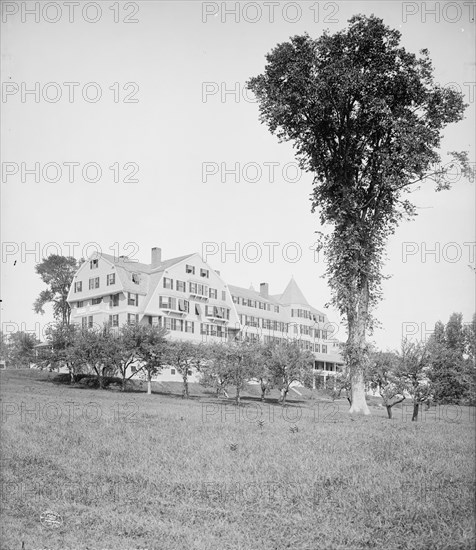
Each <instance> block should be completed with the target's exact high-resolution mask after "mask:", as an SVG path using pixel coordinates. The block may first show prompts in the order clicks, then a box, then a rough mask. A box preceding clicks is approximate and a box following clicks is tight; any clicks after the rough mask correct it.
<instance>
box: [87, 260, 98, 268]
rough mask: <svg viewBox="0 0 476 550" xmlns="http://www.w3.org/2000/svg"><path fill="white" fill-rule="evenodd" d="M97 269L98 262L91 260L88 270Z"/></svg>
mask: <svg viewBox="0 0 476 550" xmlns="http://www.w3.org/2000/svg"><path fill="white" fill-rule="evenodd" d="M98 267H99V260H97V259H96V260H91V261H90V262H89V268H90V269H96V268H98Z"/></svg>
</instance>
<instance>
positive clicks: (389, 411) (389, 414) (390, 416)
mask: <svg viewBox="0 0 476 550" xmlns="http://www.w3.org/2000/svg"><path fill="white" fill-rule="evenodd" d="M386 407H387V414H388V417H389V418H390V419H392V405H386Z"/></svg>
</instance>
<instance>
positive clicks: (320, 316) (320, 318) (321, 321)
mask: <svg viewBox="0 0 476 550" xmlns="http://www.w3.org/2000/svg"><path fill="white" fill-rule="evenodd" d="M323 322H324V315H319V323H323Z"/></svg>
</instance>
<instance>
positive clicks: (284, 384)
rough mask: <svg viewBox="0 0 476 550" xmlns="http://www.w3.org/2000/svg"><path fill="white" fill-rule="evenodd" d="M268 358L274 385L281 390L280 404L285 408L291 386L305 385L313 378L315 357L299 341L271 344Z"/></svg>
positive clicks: (268, 348)
mask: <svg viewBox="0 0 476 550" xmlns="http://www.w3.org/2000/svg"><path fill="white" fill-rule="evenodd" d="M266 356H267V364H268V368H269V370H270V373H271V376H272V380H273V384H274V385H276V386H277V387H278V388H279V389H280V391H281V397H280V402H281V404H282V405H283V406H284V405H285V404H286V396H287V394H288V391H289V388H290V387H291V384H292V383H293V382H301V383H305V382H306V380H307V379H309V378H310V377H311V376H312V367H313V365H314V357H313V355H312V353H311V352H310V351H308V350H303V349H302V348H301V346H300V342H299V340H285V341H283V342H281V343H279V344H269V346H268V347H267V351H266Z"/></svg>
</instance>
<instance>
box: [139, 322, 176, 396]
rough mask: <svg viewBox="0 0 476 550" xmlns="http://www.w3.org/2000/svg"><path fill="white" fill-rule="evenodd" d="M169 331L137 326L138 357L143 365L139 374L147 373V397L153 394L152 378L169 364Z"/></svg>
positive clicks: (149, 326) (160, 328) (162, 328)
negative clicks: (167, 337)
mask: <svg viewBox="0 0 476 550" xmlns="http://www.w3.org/2000/svg"><path fill="white" fill-rule="evenodd" d="M167 333H168V331H167V329H166V328H164V327H156V326H152V325H141V324H139V325H137V332H136V333H135V334H136V348H135V350H136V356H137V359H138V361H140V362H141V365H140V367H139V369H138V370H137V372H140V371H141V370H143V371H145V373H146V377H147V395H151V394H152V376H154V375H155V374H157V373H159V372H160V371H161V370H162V368H163V367H164V365H166V364H167V358H168V348H169V342H168V341H167V340H166V338H165V337H166V336H167Z"/></svg>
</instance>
